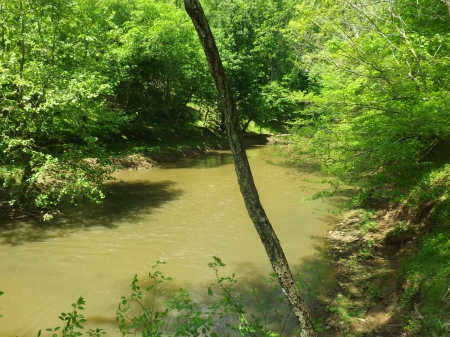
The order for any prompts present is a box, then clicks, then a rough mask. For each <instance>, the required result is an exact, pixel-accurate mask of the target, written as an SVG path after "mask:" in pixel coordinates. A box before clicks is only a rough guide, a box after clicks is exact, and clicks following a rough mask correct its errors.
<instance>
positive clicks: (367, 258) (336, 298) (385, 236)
mask: <svg viewBox="0 0 450 337" xmlns="http://www.w3.org/2000/svg"><path fill="white" fill-rule="evenodd" d="M433 206H434V205H433V204H424V205H420V206H417V207H411V206H408V205H407V204H406V203H405V204H399V205H396V206H392V205H386V206H384V207H381V208H379V209H377V210H375V211H373V210H370V211H368V210H367V209H364V208H359V209H352V210H348V211H346V212H344V213H343V214H342V215H341V217H340V221H339V222H338V223H337V224H336V227H335V229H334V230H332V231H329V232H328V233H327V235H326V238H327V241H328V242H329V244H330V251H331V256H332V262H331V263H332V265H333V268H334V271H335V280H336V287H335V289H333V290H332V291H331V292H330V293H329V296H328V297H327V299H326V300H325V302H324V303H323V306H324V308H323V312H325V313H326V319H325V320H324V322H323V326H324V332H323V334H322V336H327V337H329V336H333V337H344V336H345V337H350V336H366V337H375V336H377V337H382V336H402V337H406V336H408V337H409V336H421V334H418V333H420V331H418V330H416V331H413V330H414V329H411V324H412V323H414V322H415V321H418V320H419V318H420V319H423V317H420V315H421V314H420V313H419V312H418V307H417V303H414V304H413V305H411V303H410V304H409V305H405V303H402V294H403V293H404V292H405V289H406V288H407V287H408V286H409V285H408V284H404V280H402V279H401V278H400V277H399V273H400V270H401V269H402V266H403V265H404V262H405V261H406V260H407V259H409V258H412V257H414V256H415V254H417V253H418V251H419V250H420V248H419V246H420V243H421V242H422V240H423V239H424V238H425V237H426V236H427V235H428V234H429V233H430V231H431V230H432V227H433V225H434V221H433V216H432V213H433ZM402 224H407V226H408V228H412V229H413V230H411V231H407V230H406V231H398V230H397V229H398V228H399V226H403V225H402Z"/></svg>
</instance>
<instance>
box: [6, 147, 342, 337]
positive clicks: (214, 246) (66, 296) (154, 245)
mask: <svg viewBox="0 0 450 337" xmlns="http://www.w3.org/2000/svg"><path fill="white" fill-rule="evenodd" d="M268 150H270V146H256V147H254V148H252V149H249V150H248V152H247V153H248V155H249V160H250V165H251V168H252V170H253V174H254V178H255V181H256V185H257V187H258V190H259V193H260V197H261V200H262V204H263V206H264V207H265V209H266V212H267V215H268V217H269V219H270V220H271V222H272V224H273V226H274V228H275V231H276V232H277V234H278V236H279V239H280V241H281V244H282V246H283V247H284V250H285V253H286V256H287V258H288V261H289V263H290V264H291V267H292V269H293V271H294V272H301V271H305V266H306V264H310V263H311V262H313V261H320V260H323V259H324V258H325V257H324V256H321V255H320V254H318V253H319V252H320V251H323V239H322V238H323V235H324V234H325V233H326V231H327V230H329V229H330V228H331V224H332V220H333V219H332V217H331V216H330V215H329V213H328V212H327V209H329V208H331V207H333V206H334V205H336V204H337V202H338V200H336V199H331V200H327V201H326V202H323V201H313V202H308V203H300V201H301V199H302V198H304V197H307V196H309V195H311V194H312V193H314V192H316V191H317V190H318V189H321V188H323V187H322V186H321V185H320V184H319V183H314V182H311V181H306V180H310V179H318V180H320V174H318V173H317V172H311V171H308V170H307V169H304V170H302V169H298V168H292V167H288V166H280V165H271V164H268V163H267V162H266V161H265V159H270V158H271V156H270V155H269V154H268V153H267V151H268ZM272 159H273V158H272ZM275 160H278V158H275ZM117 178H119V179H121V180H123V181H125V182H126V184H123V183H114V184H112V186H111V195H109V196H108V198H107V200H106V201H105V202H104V203H103V204H102V205H98V206H85V207H82V208H77V209H71V210H67V211H65V212H64V214H62V215H60V216H58V217H57V218H56V219H54V220H53V221H51V222H45V223H43V222H37V221H34V220H27V221H20V222H19V221H15V222H13V221H11V222H7V223H2V224H0V256H1V259H0V290H2V291H4V292H5V294H4V296H2V297H0V314H2V315H4V317H3V318H1V319H0V336H5V337H6V336H19V337H28V336H36V333H37V331H38V330H39V329H45V328H48V327H55V326H58V325H60V322H61V321H60V320H59V319H58V318H57V317H58V315H59V314H60V313H61V312H62V311H66V312H67V311H70V309H71V307H70V304H71V303H74V302H75V301H76V299H77V298H78V297H79V296H83V297H84V298H85V300H86V301H87V306H86V310H85V311H84V315H85V316H86V318H87V320H88V322H90V324H91V326H99V327H101V328H104V329H105V330H106V331H107V332H108V335H109V336H116V335H119V334H118V333H117V332H116V331H117V330H118V329H117V327H116V325H115V311H116V309H117V305H118V303H119V300H120V297H121V296H123V295H128V294H129V287H128V286H129V283H130V280H131V279H132V276H133V275H134V274H137V275H138V277H141V276H146V275H147V273H148V271H150V270H151V266H152V265H153V264H154V263H155V261H156V260H162V261H167V265H165V266H162V267H161V271H162V272H163V273H164V274H165V275H167V276H171V277H173V278H174V280H173V281H171V284H170V287H168V288H167V287H166V288H165V291H166V292H172V291H175V290H177V289H179V288H180V287H183V288H184V289H187V290H188V291H189V292H190V293H192V294H193V297H194V298H196V299H199V300H201V299H202V298H204V297H206V290H207V288H208V286H209V284H210V283H211V282H212V281H213V280H214V275H213V273H212V271H211V270H209V268H208V266H207V264H208V262H210V261H211V260H212V259H211V256H213V255H217V256H219V257H220V258H221V259H222V260H223V261H224V262H225V263H226V264H227V268H226V271H225V274H226V273H231V272H236V273H237V274H238V276H239V277H241V278H242V279H243V281H242V283H243V284H244V283H245V284H246V285H249V284H250V285H253V284H256V283H258V282H259V280H260V279H261V278H262V277H265V276H267V275H268V273H270V272H271V267H270V264H269V262H268V259H267V257H266V254H265V251H264V249H263V246H262V244H261V243H260V241H259V238H258V236H257V233H256V231H255V229H254V228H253V225H252V223H251V221H250V219H249V217H248V215H247V212H246V209H245V207H244V203H243V201H242V197H241V195H240V192H239V187H238V185H237V181H236V176H235V173H234V166H233V165H232V159H231V155H230V154H229V153H228V152H225V151H221V152H215V153H212V154H208V155H205V156H200V157H197V158H191V159H184V160H181V161H178V162H176V163H170V164H165V165H160V166H159V167H155V168H152V169H149V170H138V171H124V172H120V173H117Z"/></svg>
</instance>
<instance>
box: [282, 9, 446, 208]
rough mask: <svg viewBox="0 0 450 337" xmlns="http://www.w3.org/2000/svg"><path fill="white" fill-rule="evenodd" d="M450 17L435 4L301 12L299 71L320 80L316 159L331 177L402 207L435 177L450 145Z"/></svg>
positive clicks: (314, 111)
mask: <svg viewBox="0 0 450 337" xmlns="http://www.w3.org/2000/svg"><path fill="white" fill-rule="evenodd" d="M445 10H446V9H445V5H444V4H443V3H441V2H431V1H423V3H421V4H420V5H417V6H411V4H410V3H409V2H407V1H400V2H393V1H387V2H383V3H379V2H373V1H365V2H364V3H361V2H346V3H339V4H337V3H335V2H334V1H327V2H324V3H321V4H318V3H316V2H313V1H302V2H301V3H300V4H299V5H298V6H297V11H298V16H297V18H296V19H295V20H294V21H293V23H292V25H291V34H290V36H291V39H292V41H293V42H294V43H295V44H297V45H298V46H299V48H298V50H301V53H299V54H298V60H299V61H298V64H299V65H300V66H302V67H304V68H306V69H309V70H310V72H312V73H314V74H318V75H319V76H320V77H321V81H320V82H321V89H320V96H318V97H316V98H314V97H313V99H312V100H311V103H312V104H310V105H309V106H308V110H309V111H311V113H310V115H311V116H312V117H313V118H312V119H311V120H310V125H311V126H312V128H313V129H314V136H313V137H312V139H311V141H310V148H309V150H310V153H311V155H313V156H314V158H315V159H316V160H317V161H318V162H320V163H321V164H322V166H323V168H324V169H325V170H326V171H327V172H329V173H332V174H336V175H338V176H339V177H341V178H342V179H344V180H346V181H352V182H356V181H358V182H360V183H361V184H362V186H364V187H365V188H366V190H367V191H370V193H371V194H372V195H374V196H386V195H390V196H391V197H393V198H394V199H396V200H398V199H399V198H400V199H401V198H402V194H404V193H405V192H404V191H405V189H407V188H408V186H409V185H410V184H411V182H414V181H417V179H420V174H421V172H426V171H427V170H428V169H429V167H430V163H429V160H428V158H427V156H426V155H427V153H428V152H429V151H430V150H431V149H432V148H433V147H434V146H435V145H436V144H437V143H439V142H443V141H447V140H448V138H449V135H450V128H449V125H448V123H447V120H448V108H447V107H448V106H449V104H450V95H449V90H450V75H449V72H448V71H447V70H446V69H448V66H449V65H450V58H449V56H448V55H449V51H450V49H449V48H450V31H449V29H448V22H447V21H448V18H447V17H446V16H445V14H446V13H445ZM433 13H434V14H433ZM436 13H440V19H437V20H436V19H432V18H435V15H436ZM300 47H302V48H300ZM303 131H306V130H301V129H300V130H299V133H300V134H301V133H302V132H303ZM305 133H308V131H306V132H305Z"/></svg>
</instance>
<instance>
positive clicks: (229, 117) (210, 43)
mask: <svg viewBox="0 0 450 337" xmlns="http://www.w3.org/2000/svg"><path fill="white" fill-rule="evenodd" d="M184 5H185V8H186V11H187V13H188V14H189V16H190V17H191V19H192V22H193V24H194V27H195V29H196V31H197V33H198V36H199V38H200V42H201V44H202V46H203V49H204V51H205V55H206V58H207V60H208V64H209V67H210V70H211V74H212V77H213V79H214V82H215V84H216V88H217V91H218V93H219V96H220V99H221V102H222V105H223V109H224V111H225V125H226V128H227V133H228V138H229V142H230V147H231V153H232V155H233V159H234V164H235V169H236V175H237V178H238V182H239V187H240V190H241V193H242V196H243V198H244V202H245V206H246V207H247V211H248V214H249V216H250V218H251V220H252V221H253V224H254V226H255V228H256V231H257V232H258V234H259V237H260V239H261V241H262V243H263V245H264V248H265V249H266V253H267V256H268V257H269V260H270V263H271V264H272V268H273V270H274V271H275V273H276V274H277V276H278V280H279V282H280V285H281V288H282V289H283V292H284V295H285V296H286V299H287V300H288V302H289V303H290V305H291V308H292V311H293V312H294V314H295V316H296V317H297V320H298V322H299V324H300V328H301V336H302V337H313V336H314V337H316V336H317V333H316V331H315V329H314V324H313V323H312V320H311V315H310V312H309V309H308V307H307V306H306V304H305V302H304V301H303V299H302V298H301V295H300V291H299V289H298V288H297V286H296V284H295V282H294V279H293V277H292V273H291V271H290V269H289V265H288V262H287V260H286V257H285V255H284V252H283V249H282V248H281V245H280V242H279V240H278V238H277V236H276V234H275V231H274V230H273V228H272V225H271V224H270V222H269V219H268V218H267V216H266V213H265V211H264V209H263V207H262V205H261V202H260V200H259V195H258V191H257V189H256V186H255V183H254V180H253V176H252V172H251V170H250V165H249V163H248V159H247V154H246V153H245V148H244V146H243V142H242V132H241V129H240V126H239V117H238V112H237V107H236V102H235V100H234V97H233V94H232V91H231V86H230V83H229V81H228V79H227V76H226V74H225V70H224V68H223V65H222V61H221V59H220V55H219V51H218V49H217V46H216V43H215V41H214V37H213V35H212V32H211V29H210V27H209V24H208V21H207V20H206V17H205V14H204V12H203V9H202V7H201V5H200V3H199V1H198V0H184Z"/></svg>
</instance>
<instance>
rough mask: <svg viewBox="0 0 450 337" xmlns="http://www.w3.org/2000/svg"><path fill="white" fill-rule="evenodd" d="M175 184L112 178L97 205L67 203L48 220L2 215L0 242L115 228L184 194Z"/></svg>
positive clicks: (9, 243)
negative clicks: (10, 217)
mask: <svg viewBox="0 0 450 337" xmlns="http://www.w3.org/2000/svg"><path fill="white" fill-rule="evenodd" d="M174 185H175V183H174V182H172V181H162V182H146V181H140V182H132V183H126V184H125V183H120V182H114V183H111V184H109V185H108V186H107V189H106V194H107V197H106V199H105V201H104V202H103V203H102V204H100V205H92V204H86V205H83V206H79V207H73V206H68V207H66V208H64V211H63V212H62V213H60V214H58V215H56V216H55V218H54V219H53V220H50V221H41V219H39V218H38V217H33V218H28V219H7V218H4V219H1V220H0V221H1V222H0V244H7V245H12V246H15V245H20V244H23V243H27V242H39V241H44V240H48V239H52V238H55V237H62V236H66V235H69V234H71V233H73V232H76V231H81V230H89V228H91V227H94V226H101V227H104V228H109V229H114V228H116V227H117V223H118V222H123V221H127V222H138V221H139V220H140V219H141V218H142V217H143V216H145V215H147V214H150V213H152V212H153V211H154V210H155V209H156V208H158V207H160V206H161V205H162V204H164V203H166V202H169V201H171V200H175V199H177V198H178V197H180V195H182V194H183V191H182V190H180V189H175V188H174V187H173V186H174Z"/></svg>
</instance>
